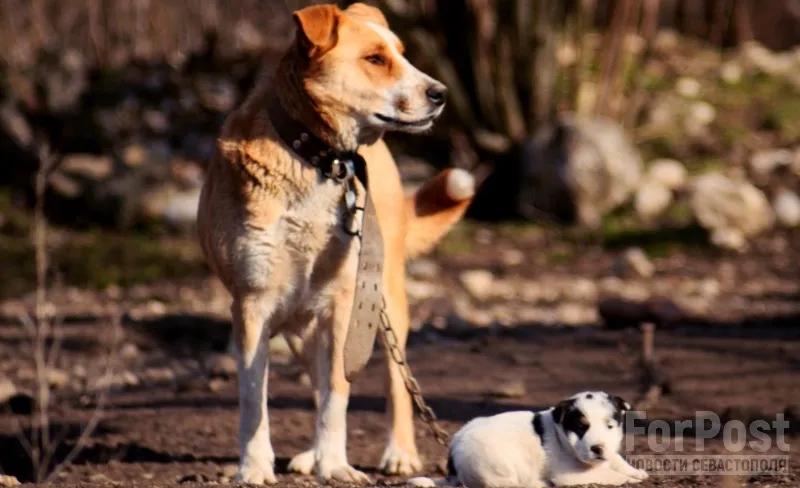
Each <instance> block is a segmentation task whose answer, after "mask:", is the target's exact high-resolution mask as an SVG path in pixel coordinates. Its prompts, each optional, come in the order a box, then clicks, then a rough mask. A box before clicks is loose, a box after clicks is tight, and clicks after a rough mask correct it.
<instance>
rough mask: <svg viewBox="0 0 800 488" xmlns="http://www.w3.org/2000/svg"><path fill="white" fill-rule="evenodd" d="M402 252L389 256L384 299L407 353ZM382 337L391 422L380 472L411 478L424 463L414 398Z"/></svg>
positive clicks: (381, 335) (406, 308)
mask: <svg viewBox="0 0 800 488" xmlns="http://www.w3.org/2000/svg"><path fill="white" fill-rule="evenodd" d="M402 256H403V254H402V253H400V252H396V253H391V254H387V259H386V266H387V269H386V273H385V274H384V277H385V279H384V296H385V297H386V305H387V308H388V309H387V314H388V316H389V320H390V322H391V326H392V330H394V333H395V337H397V346H398V347H399V349H400V351H401V352H402V354H403V355H405V353H406V347H405V346H406V340H407V338H408V327H409V324H408V322H409V319H408V300H407V298H406V291H405V263H404V262H403V258H402ZM378 336H379V337H380V338H381V340H382V341H383V342H384V352H385V355H386V364H387V382H386V390H387V412H386V413H387V416H388V420H389V426H390V427H389V432H388V443H387V445H386V450H385V451H384V453H383V456H382V458H381V463H380V468H381V470H383V471H384V472H385V473H387V474H399V475H411V474H414V473H415V472H418V471H419V470H421V469H422V462H421V461H420V458H419V454H418V453H417V446H416V443H415V441H414V409H413V407H412V404H411V396H410V395H409V393H408V390H407V389H406V386H405V383H404V382H403V376H402V375H401V373H400V368H399V367H398V365H397V363H395V361H393V360H392V353H391V352H390V351H389V350H388V349H387V348H386V346H387V345H386V343H385V340H384V339H383V332H382V331H381V332H379V333H378Z"/></svg>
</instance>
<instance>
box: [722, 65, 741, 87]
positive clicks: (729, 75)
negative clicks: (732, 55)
mask: <svg viewBox="0 0 800 488" xmlns="http://www.w3.org/2000/svg"><path fill="white" fill-rule="evenodd" d="M719 74H720V77H721V78H722V81H724V82H725V83H727V84H729V85H738V84H739V82H740V81H742V74H743V70H742V66H741V65H740V64H739V63H737V62H736V61H727V62H725V63H723V64H722V66H720V73H719Z"/></svg>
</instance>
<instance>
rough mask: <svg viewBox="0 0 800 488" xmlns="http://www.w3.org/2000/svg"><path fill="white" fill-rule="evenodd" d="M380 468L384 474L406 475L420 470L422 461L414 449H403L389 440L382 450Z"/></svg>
mask: <svg viewBox="0 0 800 488" xmlns="http://www.w3.org/2000/svg"><path fill="white" fill-rule="evenodd" d="M380 468H381V471H383V472H384V473H386V474H399V475H403V476H407V475H410V474H414V473H416V472H418V471H420V470H421V469H422V461H420V459H419V454H417V451H416V450H413V451H412V450H407V449H403V448H402V447H400V446H399V445H398V444H396V443H395V442H390V443H389V445H388V446H386V450H385V451H383V456H382V457H381V464H380Z"/></svg>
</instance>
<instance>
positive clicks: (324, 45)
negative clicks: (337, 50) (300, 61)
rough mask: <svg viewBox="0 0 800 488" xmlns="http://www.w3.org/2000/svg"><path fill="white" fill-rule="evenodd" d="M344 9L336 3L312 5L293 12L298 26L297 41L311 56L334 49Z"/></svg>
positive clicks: (293, 18) (293, 17)
mask: <svg viewBox="0 0 800 488" xmlns="http://www.w3.org/2000/svg"><path fill="white" fill-rule="evenodd" d="M341 14H342V11H341V10H339V7H337V6H336V5H312V6H310V7H306V8H304V9H301V10H297V11H295V12H294V13H293V14H292V20H294V23H295V25H296V26H297V37H296V42H297V43H298V44H299V45H300V47H301V48H302V49H303V50H304V51H305V52H306V53H307V54H308V57H309V58H312V57H314V56H319V55H320V54H323V53H325V52H327V51H330V50H331V49H333V47H334V46H335V45H336V41H337V37H338V36H337V30H338V28H339V20H340V16H341Z"/></svg>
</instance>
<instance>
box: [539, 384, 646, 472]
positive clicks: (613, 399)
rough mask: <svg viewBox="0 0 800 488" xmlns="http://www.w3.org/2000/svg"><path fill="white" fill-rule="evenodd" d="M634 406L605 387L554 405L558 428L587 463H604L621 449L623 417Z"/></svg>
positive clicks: (578, 455)
mask: <svg viewBox="0 0 800 488" xmlns="http://www.w3.org/2000/svg"><path fill="white" fill-rule="evenodd" d="M630 408H631V406H630V405H629V404H628V402H626V401H625V400H623V399H622V398H620V397H618V396H614V395H609V394H608V393H605V392H602V391H586V392H582V393H578V394H576V395H573V396H572V397H570V398H568V399H566V400H564V401H562V402H560V403H559V404H558V405H556V406H555V407H554V408H553V411H552V414H553V421H554V422H555V424H556V430H558V431H559V434H558V435H560V436H561V437H562V439H564V440H565V441H566V444H567V445H568V446H569V447H570V449H572V450H573V451H574V453H575V456H576V457H577V458H578V459H579V460H580V461H582V462H584V463H586V464H595V463H601V462H603V461H604V460H605V459H607V456H608V455H609V454H611V453H612V452H617V451H618V450H619V446H620V444H621V442H622V438H623V435H624V434H623V417H624V414H625V411H627V410H630Z"/></svg>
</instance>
